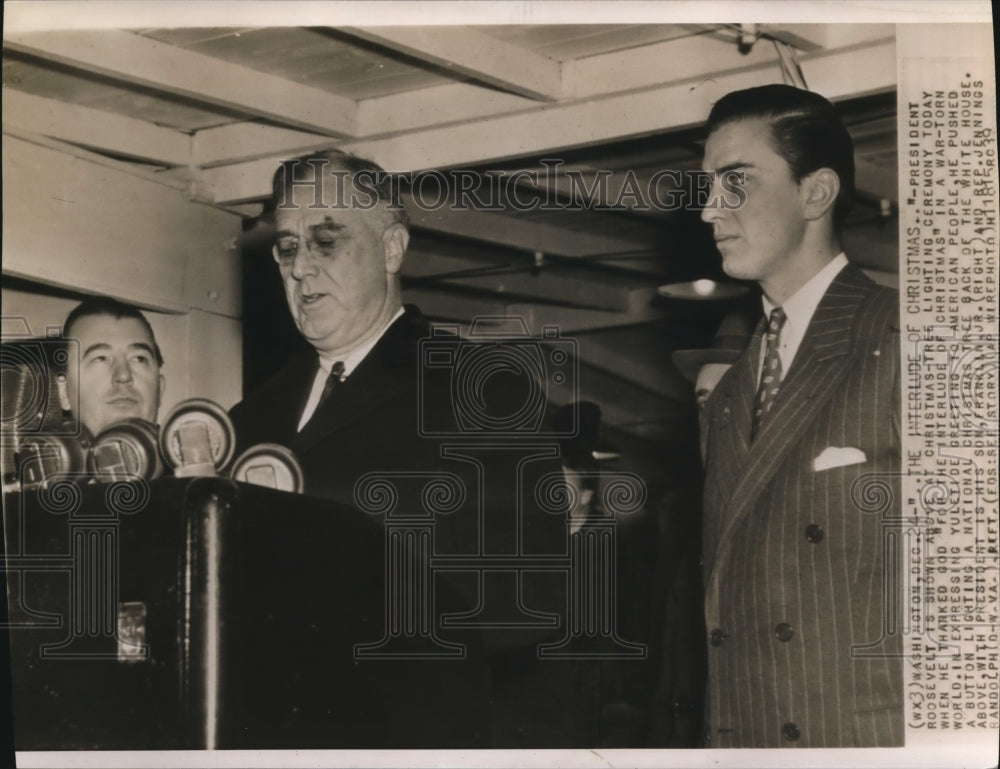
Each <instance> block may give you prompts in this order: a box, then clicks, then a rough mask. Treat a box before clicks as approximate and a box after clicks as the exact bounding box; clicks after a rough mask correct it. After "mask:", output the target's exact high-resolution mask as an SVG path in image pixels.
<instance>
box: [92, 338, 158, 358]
mask: <svg viewBox="0 0 1000 769" xmlns="http://www.w3.org/2000/svg"><path fill="white" fill-rule="evenodd" d="M110 349H111V345H110V344H108V343H107V342H95V343H94V344H92V345H90V346H89V347H88V348H87V349H86V350H84V351H83V357H84V358H86V357H87V356H88V355H90V354H91V353H92V352H98V351H101V350H110ZM128 349H129V350H145V351H146V352H148V353H149V354H150V355H152V356H154V357H155V355H156V354H155V353H154V352H153V346H152V345H151V344H149V343H148V342H132V343H131V344H129V345H128Z"/></svg>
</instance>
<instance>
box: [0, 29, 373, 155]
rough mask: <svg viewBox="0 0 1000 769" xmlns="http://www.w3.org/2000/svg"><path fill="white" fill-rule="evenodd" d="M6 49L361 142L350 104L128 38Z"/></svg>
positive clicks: (45, 35) (72, 34) (26, 40)
mask: <svg viewBox="0 0 1000 769" xmlns="http://www.w3.org/2000/svg"><path fill="white" fill-rule="evenodd" d="M4 47H5V48H7V49H8V50H11V51H17V52H18V53H24V54H29V55H31V56H38V57H41V58H43V59H46V60H48V61H53V62H56V63H58V64H64V65H67V66H70V67H75V68H77V69H82V70H84V71H86V72H92V73H94V74H98V75H102V76H105V77H111V78H114V79H116V80H121V81H123V82H126V83H132V84H134V85H139V86H143V87H145V88H152V89H154V90H156V91H159V92H163V93H168V94H172V95H175V96H182V97H184V98H187V99H194V100H195V101H197V102H200V103H202V104H211V105H214V106H217V107H224V108H226V109H229V110H235V111H237V112H240V113H243V114H246V115H254V116H257V117H265V118H268V119H269V120H273V121H276V122H278V123H281V124H283V125H286V126H291V127H293V128H300V129H303V130H306V131H313V132H316V133H321V134H327V135H332V136H354V135H355V123H356V116H357V105H356V104H355V102H353V101H352V100H350V99H345V98H343V97H341V96H337V95H335V94H331V93H327V92H326V91H321V90H319V89H318V88H310V87H308V86H304V85H300V84H299V83H295V82H294V81H291V80H287V79H285V78H282V77H276V76H275V75H269V74H267V73H266V72H259V71H257V70H254V69H250V68H249V67H243V66H240V65H237V64H230V63H228V62H224V61H221V60H220V59H216V58H214V57H212V56H206V55H204V54H200V53H195V52H194V51H188V50H185V49H183V48H179V47H177V46H173V45H166V44H165V43H159V42H157V41H155V40H150V39H149V38H145V37H142V36H140V35H136V34H133V33H131V32H124V31H121V30H110V29H105V30H87V31H74V30H70V31H53V32H22V33H12V34H7V35H5V36H4Z"/></svg>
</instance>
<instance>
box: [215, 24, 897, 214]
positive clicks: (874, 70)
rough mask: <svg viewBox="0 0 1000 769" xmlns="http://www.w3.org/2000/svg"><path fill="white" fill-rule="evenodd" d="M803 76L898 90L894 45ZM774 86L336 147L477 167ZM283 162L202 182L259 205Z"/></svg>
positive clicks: (621, 102) (424, 165)
mask: <svg viewBox="0 0 1000 769" xmlns="http://www.w3.org/2000/svg"><path fill="white" fill-rule="evenodd" d="M810 73H812V74H810ZM807 76H808V77H809V78H810V80H809V82H810V86H812V87H816V89H817V90H818V91H819V92H820V93H823V94H824V95H825V96H826V97H828V98H830V99H833V100H839V99H845V98H850V97H852V96H856V95H859V94H866V93H874V92H879V91H887V90H891V89H893V88H895V86H896V56H895V45H894V44H893V43H892V41H886V42H883V43H878V44H874V45H870V46H865V47H862V48H860V49H857V50H851V51H841V52H838V53H835V54H831V55H828V56H825V57H822V58H816V59H813V60H812V61H811V68H810V70H809V71H808V72H807ZM814 79H815V81H816V85H814ZM776 82H781V72H780V70H779V68H778V66H777V64H776V62H772V63H771V64H770V65H768V66H766V67H758V68H752V69H748V70H738V71H734V72H730V73H728V74H723V75H719V76H717V77H713V78H711V79H710V80H708V81H705V82H704V83H702V84H701V85H700V86H699V87H695V88H692V87H691V85H690V84H687V83H681V84H672V85H660V86H658V87H653V88H649V89H647V90H643V91H638V92H629V93H623V94H613V95H608V96H605V97H602V98H593V99H587V100H584V101H580V102H574V103H571V104H557V105H551V106H548V107H545V108H542V109H537V110H535V111H531V112H518V113H515V114H504V115H498V116H494V117H493V118H491V119H489V120H476V121H471V122H466V123H460V124H457V125H446V126H438V127H431V128H426V129H422V130H418V131H413V132H411V133H408V134H405V135H398V136H390V137H386V138H381V139H368V140H360V141H352V142H346V143H344V144H343V145H341V147H342V148H343V149H346V150H350V151H353V152H357V153H358V154H361V155H364V156H366V157H370V158H373V159H374V160H375V161H376V162H378V163H380V164H381V165H382V166H383V167H384V168H386V169H387V170H390V171H394V172H407V171H417V170H421V169H428V168H449V167H461V166H466V165H478V164H483V163H488V162H492V161H498V160H505V159H510V158H516V157H524V156H528V155H532V154H540V153H543V152H549V151H559V150H562V149H568V148H572V147H580V146H585V145H590V144H597V143H600V142H606V141H613V140H616V139H626V138H632V137H636V136H643V135H649V134H653V133H659V132H666V131H672V130H677V129H681V128H688V127H692V126H696V125H700V124H702V123H703V122H704V120H705V118H706V116H707V115H708V113H709V110H710V109H711V106H712V104H713V103H714V101H715V100H716V99H718V98H719V97H720V96H722V95H723V94H725V93H727V92H729V91H732V90H737V89H740V88H748V87H751V86H756V85H761V84H762V83H776ZM622 116H627V119H624V118H623V117H622ZM283 157H289V154H288V153H282V154H277V155H276V156H275V157H273V158H268V159H262V160H257V161H250V162H247V163H237V164H233V165H229V166H223V167H219V168H213V169H208V170H206V172H205V181H206V183H207V184H208V185H209V186H210V187H211V188H212V189H214V190H215V200H216V202H218V203H223V202H226V203H231V202H245V201H247V200H259V199H261V198H263V197H266V196H267V195H268V194H269V191H270V179H271V175H272V174H273V172H274V169H275V167H276V165H277V163H278V161H279V160H280V159H281V158H283Z"/></svg>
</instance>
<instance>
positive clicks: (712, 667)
mask: <svg viewBox="0 0 1000 769" xmlns="http://www.w3.org/2000/svg"><path fill="white" fill-rule="evenodd" d="M762 329H763V323H761V324H760V325H759V326H758V329H757V333H756V334H755V335H754V337H753V339H752V341H751V343H750V346H749V348H748V349H747V351H746V353H744V355H743V356H742V357H741V358H740V360H739V361H737V363H736V364H735V365H734V366H733V368H732V369H731V370H730V371H729V372H728V373H727V374H726V376H725V377H724V378H723V379H722V381H721V382H720V383H719V385H718V387H717V388H716V390H715V392H714V393H713V395H712V397H711V399H710V401H709V403H708V407H707V412H706V419H707V422H708V460H707V467H706V486H705V521H704V532H703V545H704V563H703V574H704V579H705V587H706V602H705V620H706V627H707V630H708V639H709V645H708V662H709V684H708V692H707V696H708V719H709V720H708V724H709V728H708V734H707V737H708V741H709V742H708V744H709V745H710V746H711V747H780V746H782V745H785V746H789V745H796V746H800V747H821V746H825V747H835V746H890V745H901V744H902V743H903V736H904V734H903V730H904V726H903V676H902V661H901V659H900V658H899V657H898V656H894V655H895V654H897V653H898V651H899V648H900V646H899V641H900V639H899V637H898V628H899V625H898V624H896V625H895V626H894V627H895V628H896V629H897V630H896V631H895V634H894V633H893V632H891V630H892V628H893V626H892V625H891V623H888V622H887V616H888V615H887V613H888V612H890V611H892V610H891V609H888V608H887V606H886V596H885V595H883V586H882V585H883V577H884V575H885V574H886V570H887V569H888V568H890V562H889V561H888V558H887V553H888V545H887V541H886V538H885V524H886V522H887V520H888V518H889V516H891V515H897V516H898V515H899V479H898V472H899V467H900V449H899V438H898V414H899V408H900V392H899V335H898V297H897V295H896V292H895V291H892V290H890V289H887V288H884V287H880V286H878V285H876V284H875V283H873V282H872V281H871V280H869V279H868V278H867V277H866V276H865V275H864V274H863V273H862V272H861V271H860V270H858V269H857V268H856V267H853V266H848V267H846V268H844V270H842V271H841V273H840V274H839V275H838V276H837V277H836V279H835V280H834V281H833V283H832V284H831V286H830V288H829V289H828V290H827V292H826V295H825V296H824V297H823V299H822V300H821V302H820V304H819V306H818V307H817V309H816V313H815V315H814V316H813V318H812V322H811V323H810V325H809V328H808V329H807V331H806V334H805V336H804V338H803V340H802V344H801V346H800V348H799V350H798V352H797V354H796V356H795V359H794V361H793V362H792V365H791V367H790V369H789V371H788V372H787V374H786V376H785V378H784V380H783V382H782V385H781V390H780V391H779V393H778V396H777V400H776V401H775V403H774V405H773V407H772V410H771V412H770V414H769V415H768V416H767V418H766V419H765V420H764V422H763V424H762V426H761V428H760V430H759V432H758V434H757V436H756V439H755V440H754V441H753V442H752V444H751V441H750V418H751V410H752V408H753V401H754V395H755V392H756V389H757V386H756V373H757V365H758V360H759V355H760V341H761V332H762ZM838 448H839V449H849V448H850V449H856V450H857V451H856V452H844V451H840V452H838V451H835V450H834V449H838ZM859 452H863V461H857V460H859V459H860V458H861V456H862V455H861V453H859ZM849 454H853V461H854V463H849V464H844V462H845V461H846V460H848V459H850V456H849ZM821 455H824V459H825V458H832V460H833V464H834V465H837V466H833V467H830V468H828V469H822V467H823V465H824V464H826V463H825V462H824V459H821V460H820V465H819V467H818V468H817V465H816V462H817V458H819V457H821ZM892 590H895V591H897V592H898V590H899V587H898V581H896V582H894V583H893V588H892ZM897 605H898V604H897ZM886 628H888V631H887V630H886Z"/></svg>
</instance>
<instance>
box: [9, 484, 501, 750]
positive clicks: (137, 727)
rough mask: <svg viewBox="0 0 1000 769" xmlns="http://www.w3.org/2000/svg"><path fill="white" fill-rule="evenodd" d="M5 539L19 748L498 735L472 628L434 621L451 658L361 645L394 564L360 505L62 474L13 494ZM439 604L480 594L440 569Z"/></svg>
mask: <svg viewBox="0 0 1000 769" xmlns="http://www.w3.org/2000/svg"><path fill="white" fill-rule="evenodd" d="M4 537H5V555H4V558H3V561H4V566H5V570H6V576H7V601H8V614H9V616H8V626H9V630H8V633H9V638H10V648H11V673H12V682H13V692H12V693H13V712H14V734H15V745H16V748H17V749H18V750H69V749H101V750H137V749H288V748H474V747H485V746H487V745H488V744H489V738H490V735H489V714H488V709H489V683H488V681H489V677H488V668H487V665H486V662H485V659H484V655H483V649H482V642H481V638H480V636H479V635H478V634H477V633H473V632H469V631H468V630H464V631H462V632H461V633H460V634H455V633H449V631H448V629H447V628H440V629H439V631H438V632H439V633H440V637H441V638H442V639H444V640H446V641H447V642H448V643H449V645H452V646H454V648H456V649H459V650H460V653H459V654H456V655H453V656H450V657H447V658H430V659H428V658H421V657H420V656H419V655H417V656H415V657H414V658H407V657H406V656H405V655H403V656H400V657H398V658H393V659H384V658H377V657H376V658H371V657H365V656H364V655H359V654H357V653H356V649H357V648H359V647H360V648H365V647H366V646H371V645H374V644H377V643H378V642H379V641H380V639H383V638H384V637H385V635H386V628H385V624H386V617H387V609H386V604H385V601H386V596H387V595H388V594H389V591H387V589H386V574H387V573H391V570H388V572H387V568H386V544H385V543H386V534H385V530H384V529H383V528H382V527H381V526H380V525H379V524H378V523H376V522H373V521H372V519H371V517H370V516H368V515H365V514H364V513H361V512H358V511H356V510H353V509H350V508H344V507H340V506H337V505H334V504H332V503H329V502H325V501H322V500H318V499H313V498H310V497H304V496H298V495H292V494H286V493H283V492H279V491H274V490H270V489H265V488H261V487H257V486H250V485H246V484H239V483H234V482H231V481H228V480H224V479H221V478H194V479H175V478H165V479H159V480H156V481H153V482H151V483H138V482H136V483H110V484H89V485H88V484H84V483H78V482H74V481H73V480H72V479H67V480H66V481H60V482H57V483H53V484H50V485H49V486H48V487H47V488H44V489H38V490H33V491H27V492H24V493H13V494H8V495H7V496H6V497H5V499H4ZM414 557H419V555H418V554H414ZM434 601H435V612H436V616H442V615H443V614H447V613H454V612H456V611H459V612H460V611H463V610H468V609H469V608H470V607H469V606H468V604H467V603H465V602H463V599H462V598H461V596H460V593H459V592H458V591H457V590H452V589H451V588H450V586H449V584H448V583H447V581H446V580H436V581H435V584H434ZM416 640H417V641H418V640H419V639H416ZM402 643H403V644H404V645H405V643H406V639H405V638H404V639H403V640H402Z"/></svg>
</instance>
